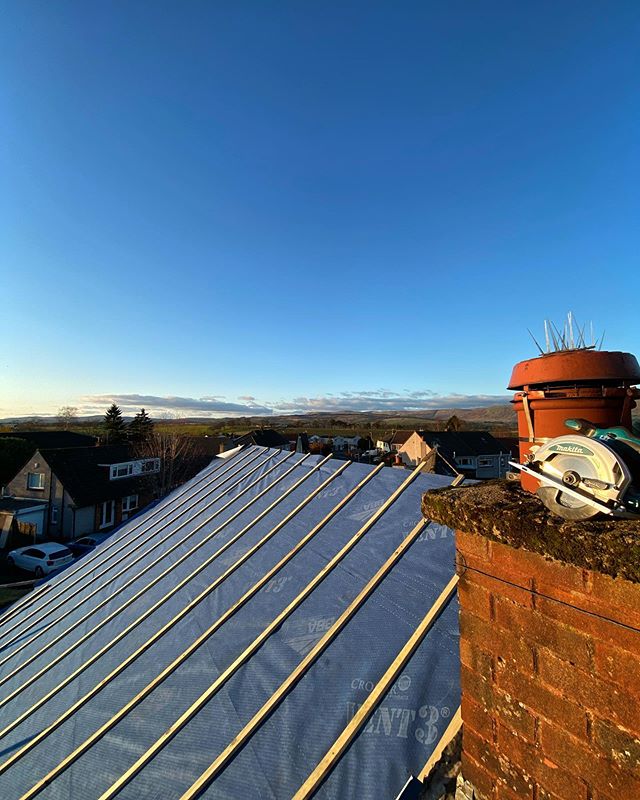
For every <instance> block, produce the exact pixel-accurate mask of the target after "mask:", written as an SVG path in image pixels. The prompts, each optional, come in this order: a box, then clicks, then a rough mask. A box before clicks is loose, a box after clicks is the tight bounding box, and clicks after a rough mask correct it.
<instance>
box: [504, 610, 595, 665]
mask: <svg viewBox="0 0 640 800" xmlns="http://www.w3.org/2000/svg"><path fill="white" fill-rule="evenodd" d="M494 607H495V615H496V620H495V621H496V623H497V624H498V625H499V626H500V627H501V628H503V629H504V630H507V631H510V632H512V635H513V636H514V637H515V636H520V637H523V638H524V639H525V640H526V641H527V642H529V643H531V644H532V645H536V646H540V647H549V648H551V649H552V650H554V651H557V652H558V653H560V654H562V657H563V658H566V659H567V660H568V661H572V662H573V663H575V664H578V665H580V666H583V667H591V666H592V664H593V658H592V655H591V654H592V651H593V642H592V640H591V638H590V637H589V636H586V635H584V634H582V633H580V632H579V631H577V630H575V629H574V628H571V627H569V626H568V625H565V624H562V623H561V622H558V621H556V620H553V619H550V618H549V617H548V616H545V615H543V614H541V613H539V612H537V611H527V610H526V609H523V608H520V607H519V606H517V605H515V604H514V603H511V602H510V601H508V600H504V599H503V598H501V597H496V598H495V604H494Z"/></svg>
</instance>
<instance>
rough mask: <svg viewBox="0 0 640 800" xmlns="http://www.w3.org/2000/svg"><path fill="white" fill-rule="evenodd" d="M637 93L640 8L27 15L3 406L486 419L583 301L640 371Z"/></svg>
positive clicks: (74, 7) (7, 166)
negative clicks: (448, 414)
mask: <svg viewBox="0 0 640 800" xmlns="http://www.w3.org/2000/svg"><path fill="white" fill-rule="evenodd" d="M639 75H640V5H639V4H638V2H637V0H630V1H629V2H624V1H623V0H620V1H615V2H611V3H604V2H589V1H588V0H576V1H575V2H557V1H556V2H535V3H534V2H529V3H517V2H516V3H514V2H507V1H506V0H505V1H504V2H482V3H479V2H476V1H475V0H467V1H466V2H455V0H454V1H453V2H446V3H443V2H415V3H409V2H385V3H376V2H374V3H371V2H361V3H360V2H348V0H347V2H340V3H334V2H328V1H326V0H325V2H297V1H296V2H281V3H265V2H262V0H256V2H243V1H242V0H238V2H233V3H221V2H214V1H213V0H208V1H206V2H205V1H204V0H203V1H202V2H199V1H197V0H173V2H161V1H158V0H154V1H153V2H151V0H149V2H128V1H125V0H123V1H122V2H114V1H113V0H112V1H111V2H86V1H85V0H82V1H80V0H78V2H64V1H63V0H61V1H60V2H55V3H52V2H46V0H40V1H39V2H33V0H13V2H12V1H11V0H10V1H9V2H6V3H3V22H2V26H1V29H0V81H1V83H0V120H1V123H2V139H1V144H0V170H1V174H0V226H1V227H0V269H1V272H2V275H1V277H2V281H1V285H2V295H3V303H2V314H1V319H0V328H1V329H2V343H3V346H2V356H1V358H0V365H1V372H0V382H1V385H2V389H1V390H0V416H7V415H8V414H14V413H25V414H31V413H42V412H47V411H48V412H51V411H55V410H56V408H57V407H58V406H59V405H62V404H73V405H77V406H79V407H81V408H82V409H89V408H91V407H94V406H95V407H101V406H102V405H104V403H105V402H106V401H107V400H108V399H110V398H111V397H113V398H115V399H117V400H119V401H120V402H123V403H124V404H125V405H126V404H127V402H130V403H131V404H132V405H135V404H137V403H140V404H145V405H147V407H152V408H161V407H163V403H164V407H166V408H174V407H175V408H176V409H178V410H179V412H180V413H183V412H184V413H191V411H193V410H197V409H198V408H205V409H207V410H210V411H216V410H220V411H224V409H225V408H227V406H226V404H227V403H232V404H233V403H237V404H238V405H239V406H242V405H245V404H249V405H252V404H253V405H257V406H266V407H269V408H274V409H276V410H277V409H283V408H291V407H298V408H304V407H334V406H340V405H345V406H347V407H362V408H370V407H374V406H376V405H380V406H381V407H384V406H385V405H387V406H389V405H400V406H401V405H402V404H403V403H404V402H405V401H406V403H407V404H408V405H415V404H418V405H419V404H420V402H419V401H420V400H421V399H424V401H425V405H428V404H434V403H440V402H444V400H445V399H447V398H448V397H449V396H450V395H451V394H453V393H456V394H461V395H469V396H470V398H469V401H468V402H469V403H471V404H473V403H476V396H477V395H501V394H504V393H505V386H506V384H507V380H508V378H509V374H510V370H511V366H512V364H513V363H514V362H515V361H517V360H520V359H522V358H525V357H528V356H529V355H532V354H533V352H534V349H535V348H534V346H533V344H532V342H531V340H530V338H529V335H528V333H527V330H526V329H527V327H531V328H533V329H535V330H537V331H539V330H540V329H541V326H542V320H543V319H544V318H545V317H551V318H554V319H556V320H560V319H561V318H562V317H563V316H564V315H565V314H566V312H567V311H568V310H569V309H572V310H573V311H574V313H575V314H576V315H577V317H578V319H579V320H583V321H584V320H587V319H593V321H594V323H595V324H596V326H597V328H598V329H599V330H602V329H606V331H607V333H606V339H605V345H607V346H608V347H609V348H610V349H628V350H631V351H635V352H636V353H637V352H638V351H640V334H639V325H638V302H639V296H640V291H639V290H640V278H639V275H640V271H639V267H638V260H639V254H640V194H639V186H640V169H639V167H640V156H639V151H638V147H639V142H640V114H639V110H640V108H639V106H640V103H639V92H638V77H639ZM380 390H385V391H386V392H387V393H388V394H384V393H381V391H380ZM343 393H351V394H350V395H344V394H343ZM367 393H369V394H367ZM412 393H413V398H412V397H411V394H412ZM127 395H142V396H144V397H145V399H146V403H145V401H144V400H142V399H140V400H139V399H138V398H137V397H135V398H132V399H130V401H127V400H126V396H127ZM166 397H180V398H183V400H181V401H172V400H166V401H162V400H161V398H166ZM247 397H252V398H255V400H247V399H246V398H247ZM441 397H442V398H444V399H442V400H441ZM123 398H124V400H123ZM154 398H155V400H154ZM202 398H222V399H221V400H217V399H214V400H204V401H202V400H201V399H202ZM239 398H240V399H239ZM305 398H306V399H305ZM192 400H193V402H192ZM196 401H197V402H196ZM458 402H467V401H465V400H459V401H458ZM218 403H220V405H218ZM476 404H477V403H476Z"/></svg>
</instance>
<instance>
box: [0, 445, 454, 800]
mask: <svg viewBox="0 0 640 800" xmlns="http://www.w3.org/2000/svg"><path fill="white" fill-rule="evenodd" d="M447 483H448V479H447V478H443V477H441V476H437V475H431V474H420V473H418V472H417V471H416V472H414V473H411V472H408V471H405V470H394V469H389V468H385V467H382V466H379V467H376V468H373V467H370V466H367V465H363V464H356V463H351V462H336V461H334V460H331V459H330V457H329V458H326V459H321V458H320V457H319V456H313V455H301V454H297V453H282V452H280V451H274V450H265V449H263V448H259V447H249V448H245V449H244V450H242V451H240V452H239V453H238V454H237V455H235V456H233V457H229V458H227V459H226V460H222V459H216V460H215V461H214V463H213V464H212V465H211V466H210V467H209V468H208V469H206V470H204V471H203V472H202V473H200V474H199V475H198V476H197V477H196V478H194V479H193V480H192V481H190V482H189V483H188V484H186V485H185V486H183V487H181V488H180V489H179V490H177V491H176V492H174V493H173V494H172V495H170V496H169V497H168V498H166V499H165V500H164V501H163V503H162V504H160V505H158V506H156V507H155V508H154V509H153V510H150V511H147V512H146V513H144V514H142V515H140V516H139V517H137V518H136V519H135V520H132V521H131V522H130V523H128V524H127V525H125V526H123V527H122V528H121V529H120V530H119V531H118V532H117V533H116V534H115V535H114V536H112V537H111V538H110V539H108V540H107V541H106V542H105V543H104V544H103V545H101V546H100V547H98V548H97V549H96V550H95V551H94V553H93V554H91V555H90V556H87V557H85V558H84V559H82V560H81V561H80V562H79V563H78V564H77V565H74V566H72V567H71V568H69V569H68V570H67V571H65V572H63V573H61V574H60V575H58V576H56V577H54V578H53V579H52V580H50V581H48V582H47V583H45V584H44V585H43V586H42V587H40V588H39V589H38V590H36V591H35V592H34V593H33V594H31V595H28V596H27V597H26V598H25V599H24V600H22V601H20V602H19V603H18V604H16V605H15V606H12V607H11V608H10V609H9V610H8V611H7V612H6V613H5V614H4V615H3V616H1V617H0V797H20V796H23V797H25V798H27V797H29V798H30V797H36V796H38V797H43V798H47V799H48V800H52V799H53V798H60V799H62V798H65V799H66V798H69V797H74V798H75V797H82V798H97V797H104V798H107V797H119V798H131V799H132V800H133V798H136V800H139V799H140V798H143V799H144V798H163V800H166V799H167V798H178V797H181V796H183V795H185V796H189V797H191V796H193V797H195V796H199V795H200V794H202V796H205V797H210V798H214V797H215V798H216V800H220V798H229V799H231V798H234V800H235V798H238V797H247V798H252V800H253V798H268V799H269V800H280V799H281V798H288V797H293V796H294V794H295V793H296V791H297V790H298V789H299V787H301V786H302V784H303V782H304V781H305V780H306V779H307V777H308V776H309V775H310V774H311V773H312V771H313V770H314V769H315V768H316V766H317V765H318V764H319V762H321V760H322V759H323V756H324V755H325V753H326V752H327V751H328V749H329V748H330V747H331V746H332V745H333V743H334V741H335V740H336V739H337V738H338V737H339V736H340V735H341V734H343V732H345V730H346V731H347V733H348V732H349V730H350V728H349V727H348V726H349V725H350V721H351V725H352V726H354V725H355V723H354V715H355V722H359V719H360V717H359V715H358V709H359V708H360V707H361V706H362V704H366V703H367V701H368V700H369V698H371V697H375V696H376V695H375V692H376V689H377V690H379V691H380V692H381V697H380V702H379V704H378V705H374V706H373V708H372V711H373V712H374V713H373V716H372V717H371V718H370V719H368V720H366V719H365V720H364V724H362V725H355V727H354V732H353V733H354V735H353V738H352V740H351V741H350V744H348V746H347V747H346V750H345V752H344V754H343V755H342V756H341V758H339V759H338V760H337V761H336V763H333V764H332V765H331V769H330V770H329V771H328V772H327V774H326V775H322V776H321V778H320V783H319V784H318V785H319V789H318V791H317V796H318V797H323V798H339V799H340V800H343V799H344V800H347V798H349V799H351V798H354V797H381V798H384V797H389V798H391V797H395V796H396V795H397V794H398V792H399V791H400V789H401V787H402V786H403V785H404V783H405V782H406V779H407V777H408V775H409V774H410V773H414V774H417V773H418V772H419V771H420V769H421V768H422V766H423V765H424V763H425V761H426V760H427V758H428V756H429V755H430V753H431V751H432V749H433V747H434V746H435V744H436V743H437V741H438V740H439V738H440V735H441V734H442V732H443V731H444V729H445V727H446V725H447V723H448V718H449V716H450V715H451V714H453V713H454V711H455V709H456V708H457V706H458V704H459V674H458V672H459V668H458V641H457V635H458V634H457V600H456V598H455V595H454V594H453V595H452V592H453V591H454V589H455V583H454V581H455V578H452V576H453V572H454V553H455V549H454V540H453V534H452V532H451V531H450V530H449V529H448V528H444V527H442V526H439V525H434V524H430V525H428V526H427V524H426V522H425V521H424V520H423V519H422V517H421V513H420V499H421V494H422V493H423V492H424V491H426V490H427V489H429V488H433V487H439V486H443V485H446V484H447ZM444 587H447V591H446V592H445V594H444V595H443V588H444ZM437 598H441V601H442V612H441V613H440V615H439V616H437V617H435V619H434V622H433V624H431V625H430V627H429V626H428V627H427V628H425V627H424V624H425V615H426V614H427V612H429V610H430V609H431V606H432V605H433V603H434V601H435V600H436V599H437ZM416 636H417V637H418V638H417V639H415V642H413V645H412V649H411V648H410V650H409V651H408V655H407V656H406V657H405V658H404V660H403V661H401V662H400V671H399V672H397V674H396V673H393V674H392V675H391V679H390V682H389V683H388V686H387V683H385V684H384V686H383V684H382V683H381V682H380V681H381V677H382V676H383V675H384V673H385V671H386V670H387V668H388V667H389V665H390V664H391V663H392V662H393V661H394V659H396V657H397V655H398V654H399V653H400V652H401V650H402V648H403V647H404V646H405V645H406V644H407V642H408V641H410V643H411V637H414V638H415V637H416ZM409 657H410V658H409ZM407 658H409V660H408V661H407ZM405 662H406V663H405ZM381 687H382V688H381ZM365 708H366V705H365ZM172 725H174V728H173V733H172V734H171V735H168V736H163V735H164V734H165V732H166V731H167V730H168V729H169V727H170V726H172ZM239 734H241V735H240V738H239V739H238V738H237V737H238V735H239ZM203 775H204V776H205V777H204V780H203V781H202V782H201V783H200V784H198V783H197V781H198V779H199V778H200V777H201V776H203ZM314 791H315V789H314V790H310V791H307V790H305V792H303V793H302V794H300V795H297V796H299V797H308V796H311V794H313V793H314ZM185 793H186V794H185Z"/></svg>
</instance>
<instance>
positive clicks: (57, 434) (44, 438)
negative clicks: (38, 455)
mask: <svg viewBox="0 0 640 800" xmlns="http://www.w3.org/2000/svg"><path fill="white" fill-rule="evenodd" d="M0 437H3V438H7V437H9V438H11V439H24V440H25V441H27V442H30V443H31V444H33V449H34V451H35V450H41V449H42V448H43V447H51V448H54V447H55V448H58V447H95V444H96V442H97V441H98V440H97V438H96V437H95V436H90V435H89V434H87V433H77V432H76V431H10V432H9V433H0Z"/></svg>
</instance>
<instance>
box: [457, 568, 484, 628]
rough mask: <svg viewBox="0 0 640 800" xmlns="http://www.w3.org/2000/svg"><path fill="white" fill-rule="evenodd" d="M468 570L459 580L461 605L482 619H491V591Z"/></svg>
mask: <svg viewBox="0 0 640 800" xmlns="http://www.w3.org/2000/svg"><path fill="white" fill-rule="evenodd" d="M468 576H469V573H468V572H466V573H465V574H464V575H463V576H462V577H461V578H460V580H459V582H458V598H459V600H460V605H461V607H462V608H464V609H465V610H467V611H471V613H472V614H475V615H476V616H478V617H481V618H482V619H486V620H489V621H491V619H492V613H491V593H490V592H488V591H487V589H485V588H484V587H483V586H480V585H479V584H478V583H477V582H476V581H475V580H473V578H469V577H468Z"/></svg>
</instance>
